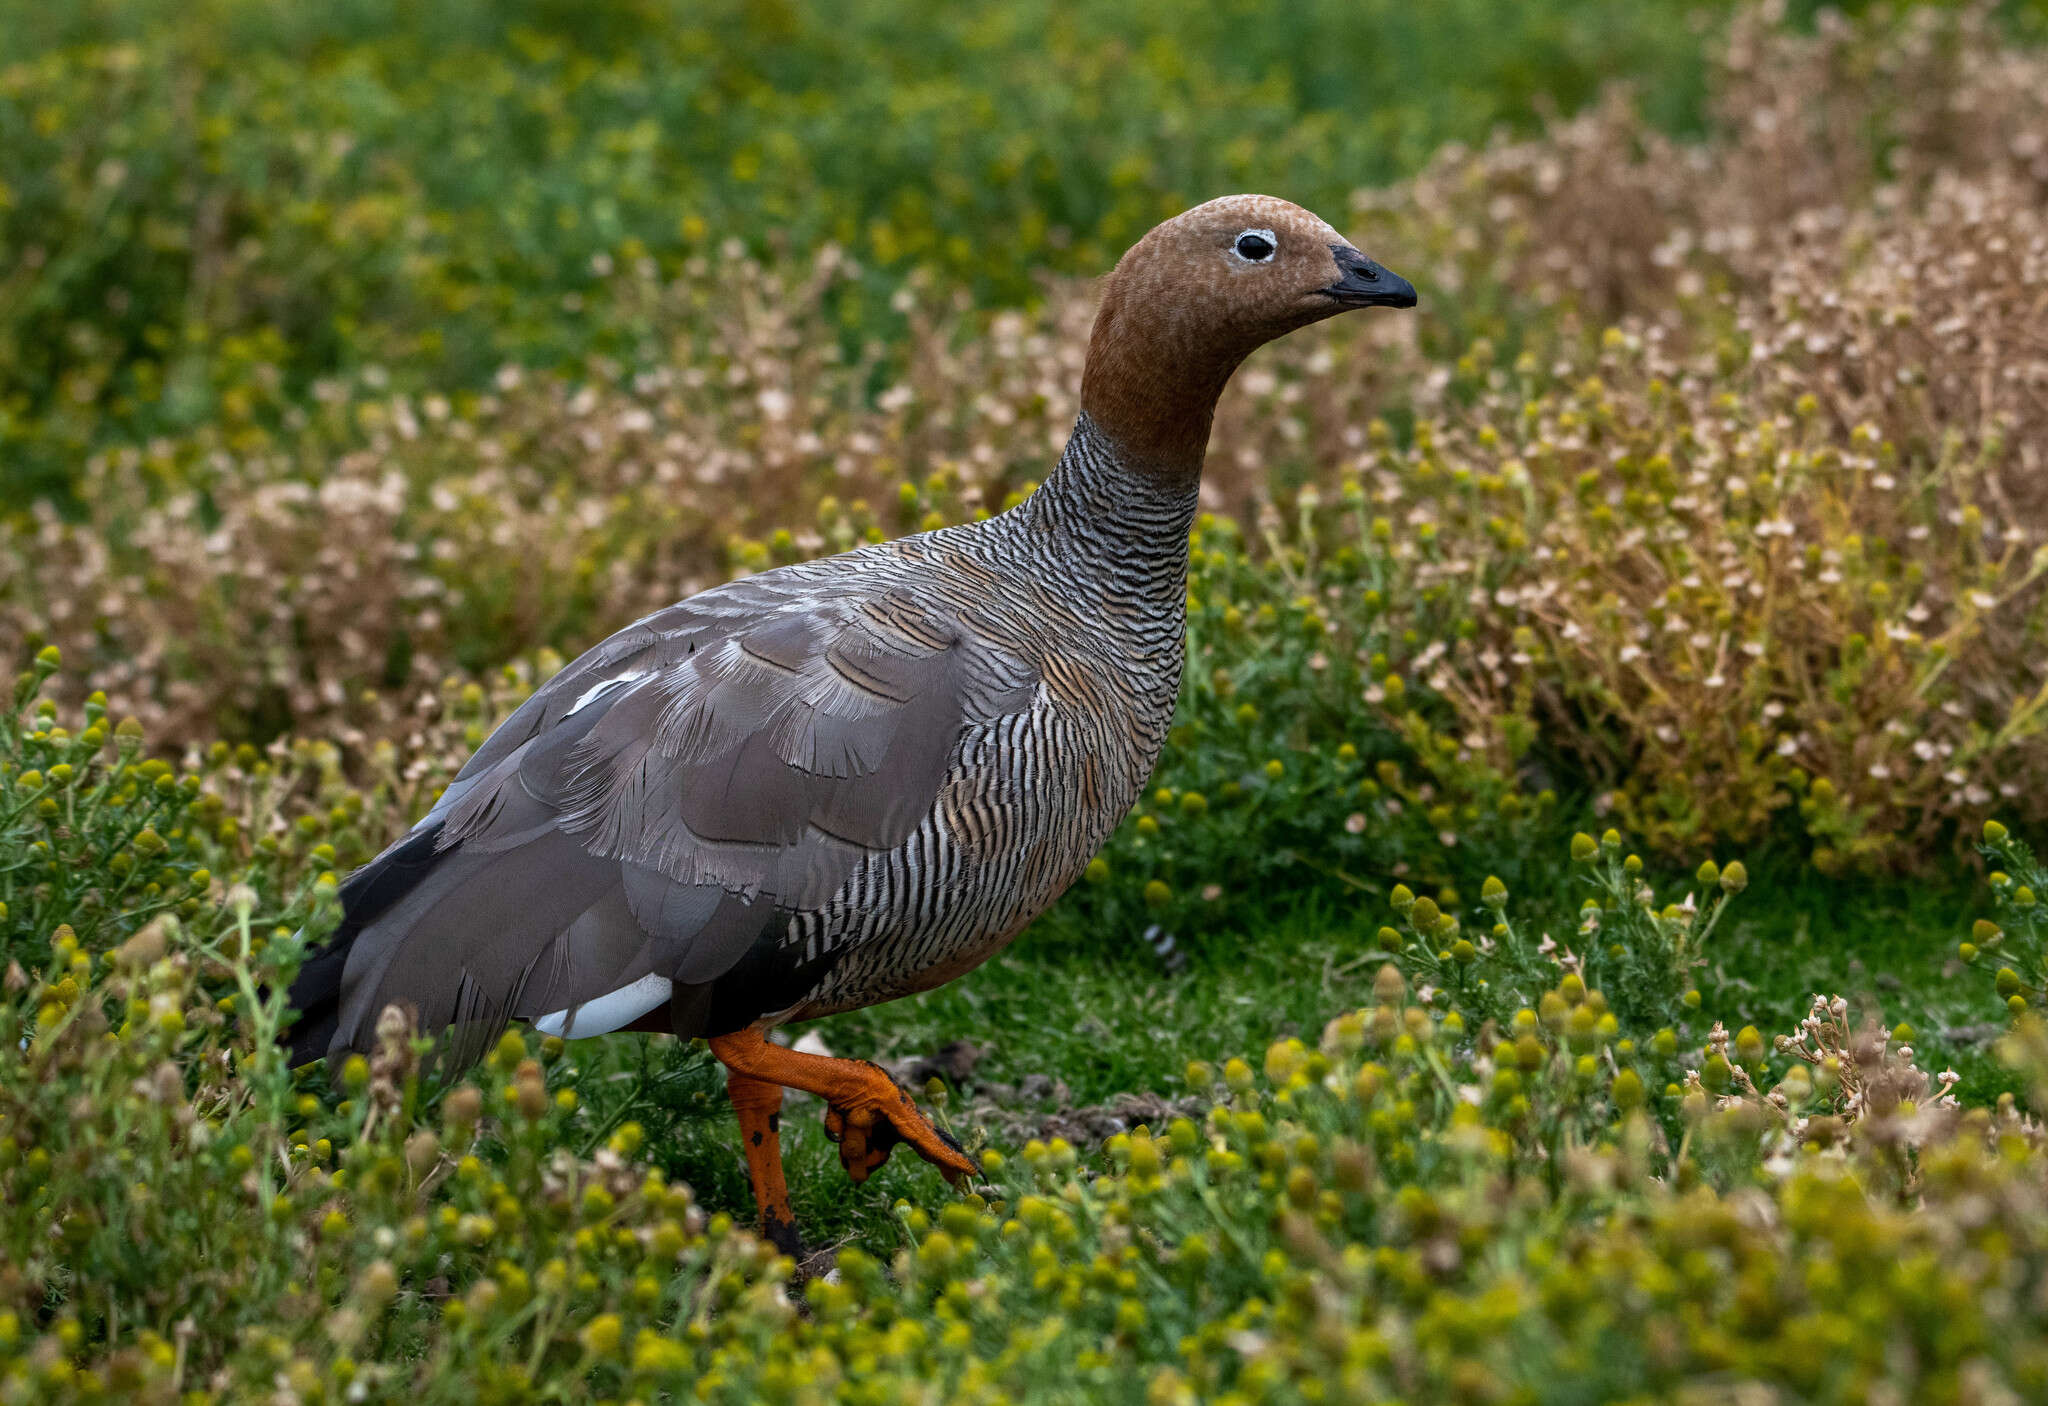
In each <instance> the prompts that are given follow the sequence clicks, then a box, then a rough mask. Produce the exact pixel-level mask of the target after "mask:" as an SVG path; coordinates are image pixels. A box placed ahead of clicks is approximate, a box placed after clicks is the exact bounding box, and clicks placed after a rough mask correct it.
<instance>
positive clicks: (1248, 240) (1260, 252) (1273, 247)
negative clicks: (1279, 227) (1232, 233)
mask: <svg viewBox="0 0 2048 1406" xmlns="http://www.w3.org/2000/svg"><path fill="white" fill-rule="evenodd" d="M1279 247H1280V245H1279V241H1277V240H1276V239H1274V238H1273V231H1271V230H1269V229H1248V230H1246V231H1245V232H1244V233H1243V234H1240V235H1239V236H1238V237H1237V241H1236V243H1234V244H1232V245H1231V248H1232V249H1233V250H1235V251H1236V253H1237V257H1238V258H1240V259H1243V260H1244V261H1245V262H1246V263H1248V264H1263V263H1266V262H1268V261H1269V260H1271V259H1272V257H1273V255H1274V253H1275V251H1277V250H1278V249H1279Z"/></svg>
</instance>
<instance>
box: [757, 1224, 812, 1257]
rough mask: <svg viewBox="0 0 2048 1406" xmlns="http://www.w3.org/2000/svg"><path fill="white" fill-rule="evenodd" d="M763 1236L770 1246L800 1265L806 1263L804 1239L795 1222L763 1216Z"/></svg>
mask: <svg viewBox="0 0 2048 1406" xmlns="http://www.w3.org/2000/svg"><path fill="white" fill-rule="evenodd" d="M761 1234H762V1235H763V1236H764V1237H766V1239H767V1241H768V1243H769V1244H771V1245H773V1246H774V1247H775V1248H776V1249H778V1250H780V1251H781V1252H782V1253H783V1254H785V1255H788V1256H789V1257H790V1258H791V1259H793V1260H795V1261H796V1262H797V1263H798V1264H799V1265H801V1264H802V1263H803V1262H804V1255H805V1253H806V1252H805V1250H804V1238H803V1236H801V1235H799V1234H798V1233H797V1229H796V1222H795V1221H793V1220H784V1219H782V1218H781V1217H780V1216H763V1217H762V1218H761Z"/></svg>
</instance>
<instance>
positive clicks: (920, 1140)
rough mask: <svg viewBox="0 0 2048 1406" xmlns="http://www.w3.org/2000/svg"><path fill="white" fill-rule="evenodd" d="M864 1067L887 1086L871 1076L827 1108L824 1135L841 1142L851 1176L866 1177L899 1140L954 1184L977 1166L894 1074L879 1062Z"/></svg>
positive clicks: (843, 1159)
mask: <svg viewBox="0 0 2048 1406" xmlns="http://www.w3.org/2000/svg"><path fill="white" fill-rule="evenodd" d="M847 1062H848V1063H853V1062H854V1061H851V1060H849V1061H847ZM865 1067H866V1068H867V1069H870V1070H873V1071H874V1073H875V1074H876V1075H879V1076H880V1078H881V1080H882V1081H883V1084H885V1085H886V1087H883V1086H882V1085H877V1084H876V1083H874V1082H873V1081H869V1082H868V1083H867V1085H866V1086H865V1087H864V1088H863V1089H862V1090H861V1091H860V1092H859V1093H858V1094H856V1095H855V1096H854V1097H852V1098H849V1099H846V1100H845V1101H843V1102H834V1103H832V1104H831V1105H830V1106H829V1107H828V1108H826V1110H825V1136H826V1137H829V1138H831V1139H832V1141H833V1142H835V1143H837V1144H839V1163H840V1165H841V1166H843V1167H845V1168H846V1174H847V1175H848V1176H850V1177H852V1178H853V1179H854V1180H855V1181H857V1182H861V1181H866V1180H867V1179H868V1176H869V1175H870V1174H871V1173H872V1172H874V1170H875V1169H876V1168H877V1167H880V1166H881V1165H882V1164H883V1163H884V1162H886V1161H888V1160H889V1154H890V1153H891V1152H892V1151H894V1150H895V1148H896V1146H897V1144H898V1143H908V1144H910V1147H911V1149H912V1150H913V1151H915V1152H916V1153H917V1155H918V1156H920V1157H922V1158H924V1160H925V1161H927V1162H929V1163H931V1164H932V1165H933V1166H934V1167H937V1168H938V1169H939V1171H940V1172H941V1173H943V1174H944V1175H945V1178H946V1180H948V1181H950V1182H952V1183H953V1184H954V1185H955V1186H958V1185H960V1184H961V1182H962V1181H963V1180H965V1179H966V1178H968V1177H971V1176H973V1175H974V1174H975V1173H976V1172H977V1171H978V1170H979V1168H977V1167H976V1166H975V1165H974V1162H973V1159H971V1158H970V1157H968V1155H967V1150H966V1149H965V1148H963V1147H962V1146H960V1143H959V1141H958V1140H957V1139H955V1138H954V1137H953V1136H952V1135H951V1134H950V1133H948V1132H947V1131H946V1130H945V1129H943V1128H941V1127H938V1126H937V1125H935V1124H934V1123H933V1122H932V1121H931V1120H930V1119H929V1118H926V1117H925V1115H924V1114H923V1113H922V1112H921V1111H920V1110H919V1109H918V1107H917V1105H916V1104H915V1103H913V1102H912V1101H911V1098H910V1095H909V1094H907V1093H905V1092H904V1091H903V1090H902V1089H901V1088H899V1087H897V1085H896V1082H895V1081H894V1080H893V1079H890V1078H889V1076H888V1075H887V1074H886V1073H884V1072H883V1071H882V1070H881V1069H880V1068H877V1067H876V1066H875V1065H872V1064H868V1065H865Z"/></svg>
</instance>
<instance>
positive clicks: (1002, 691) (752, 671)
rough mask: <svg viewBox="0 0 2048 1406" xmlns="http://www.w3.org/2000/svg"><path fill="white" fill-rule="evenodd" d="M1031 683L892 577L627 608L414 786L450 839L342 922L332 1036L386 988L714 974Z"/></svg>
mask: <svg viewBox="0 0 2048 1406" xmlns="http://www.w3.org/2000/svg"><path fill="white" fill-rule="evenodd" d="M906 620H907V621H908V627H907V628H906V627H905V622H906ZM1037 686H1038V676H1037V673H1036V671H1035V670H1034V669H1032V668H1031V667H1030V666H1028V665H1027V664H1025V663H1024V662H1023V661H1021V660H1019V659H1017V658H1016V657H1014V656H1012V655H1009V654H1007V653H1005V652H1003V651H1001V650H999V649H997V648H995V647H993V646H991V645H989V644H988V643H986V642H985V641H982V640H980V639H977V638H975V637H974V636H973V635H971V634H970V633H969V632H967V631H966V630H964V629H963V628H962V627H961V626H960V625H959V624H958V623H957V622H956V621H954V620H952V619H949V618H946V617H943V616H940V615H937V614H935V613H932V612H929V611H920V610H917V609H916V608H915V607H913V606H910V605H907V604H906V603H905V602H904V601H903V600H901V599H900V598H895V597H891V598H888V599H886V600H885V601H882V602H880V603H879V604H878V603H876V602H872V601H870V602H867V603H863V602H862V601H861V600H860V599H859V598H858V597H845V596H841V597H831V596H827V595H824V594H823V593H821V592H814V593H812V594H810V595H809V596H808V598H802V597H794V596H791V595H790V594H787V593H776V592H773V591H770V590H768V589H767V588H765V587H763V586H761V585H760V584H758V582H738V583H734V585H733V586H731V587H727V588H723V589H721V590H720V591H715V592H711V593H708V594H707V595H706V596H700V597H697V598H695V599H693V600H691V601H688V602H685V603H683V604H682V605H679V606H675V607H671V608H670V609H669V610H667V611H663V612H660V613H659V614H656V615H654V616H650V617H648V618H647V619H646V620H643V621H641V622H639V623H638V624H636V625H633V626H631V627H629V628H627V629H626V630H623V631H621V632H620V633H619V634H617V635H614V636H613V637H612V638H611V639H609V640H606V641H605V642H604V643H603V644H600V645H599V646H597V647H596V648H595V649H592V650H591V651H589V652H588V653H587V654H585V655H584V656H583V657H582V658H580V659H578V660H577V661H576V662H575V663H574V664H571V665H570V666H569V667H568V668H566V669H564V670H563V671H562V672H561V673H560V674H558V675H557V676H556V677H555V678H554V679H553V680H551V681H550V682H549V683H548V684H547V685H545V686H544V687H543V688H542V689H540V690H539V691H538V692H536V693H535V695H534V696H533V697H532V698H530V699H528V700H527V702H526V704H525V705H524V706H522V707H521V708H520V709H519V710H518V711H517V712H515V713H514V714H513V715H512V717H511V718H509V719H507V720H506V722H505V723H504V725H503V726H501V727H500V728H499V729H498V730H497V731H496V732H494V733H493V734H492V735H491V737H490V738H489V739H488V740H487V741H486V742H485V743H484V745H483V746H482V747H481V748H479V749H478V751H477V753H476V755H475V756H474V757H472V758H471V759H470V761H469V763H468V765H466V766H465V767H464V768H463V769H462V771H461V773H460V774H459V775H458V776H457V778H456V780H455V781H454V782H453V783H452V784H451V785H450V786H449V788H448V790H447V792H446V793H445V794H444V795H443V796H442V798H441V800H440V801H439V802H438V803H437V804H436V805H435V807H434V809H433V811H432V812H431V813H430V816H429V821H430V822H431V821H435V820H438V821H439V822H440V823H441V825H442V831H441V835H440V837H439V840H438V845H439V847H440V848H441V849H442V850H443V851H452V852H449V853H448V854H447V857H446V858H445V859H444V860H442V861H441V862H440V863H438V864H436V865H435V866H434V867H433V868H432V869H431V870H430V871H429V872H428V873H427V875H426V877H425V878H423V879H422V881H421V882H420V883H419V885H418V886H417V887H416V888H415V889H414V891H412V892H411V893H408V894H407V895H406V896H405V898H404V899H403V900H401V901H400V902H399V903H397V904H394V905H393V907H392V908H391V910H390V911H389V912H387V913H386V914H384V915H383V916H381V917H379V918H378V919H377V920H376V921H375V922H374V923H372V924H370V925H369V926H368V927H367V928H365V929H364V931H363V933H362V935H361V936H360V937H359V938H358V939H357V942H356V946H355V947H354V949H352V951H351V953H350V956H349V959H348V966H347V971H346V975H345V978H344V983H345V986H344V994H343V1011H342V1018H341V1021H340V1029H339V1032H338V1035H337V1047H339V1046H342V1045H349V1044H360V1043H361V1042H362V1041H363V1040H366V1039H367V1038H368V1032H369V1030H370V1028H371V1026H372V1024H373V1023H374V1021H375V1018H376V1014H377V1012H378V1011H379V1010H381V1009H382V1008H383V1006H384V1005H385V1004H386V1003H387V1002H389V1001H392V1000H409V1001H411V1002H413V1003H414V1005H415V1006H417V1007H418V1008H419V1013H420V1019H421V1022H422V1024H423V1025H424V1026H426V1027H428V1028H432V1027H435V1026H439V1025H446V1024H450V1023H459V1022H463V1021H470V1022H474V1023H477V1024H478V1025H479V1026H483V1025H489V1024H491V1023H493V1022H496V1023H502V1021H503V1020H504V1019H505V1018H506V1017H508V1016H519V1017H525V1018H532V1017H535V1016H538V1015H540V1014H544V1013H546V1012H549V1011H555V1010H561V1009H564V1008H567V1007H571V1006H574V1005H577V1004H580V1003H582V1002H586V1001H590V1000H593V999H595V998H596V997H598V996H600V995H603V994H605V993H606V992H609V991H612V990H616V989H618V988H620V987H621V986H623V985H625V984H627V983H630V982H632V981H634V980H636V979H638V978H639V977H641V976H644V975H647V974H649V973H650V972H652V973H656V974H659V975H663V976H667V977H669V978H670V979H672V980H675V981H677V982H679V983H683V984H696V983H705V982H709V981H713V980H715V979H716V978H717V977H718V976H719V975H721V974H722V973H723V972H725V971H726V970H728V969H729V968H730V967H731V966H732V965H733V964H734V963H735V962H737V961H738V960H739V959H740V958H741V956H743V955H744V954H745V953H746V951H747V950H748V949H749V947H750V946H751V945H752V944H753V942H754V941H756V940H757V939H758V938H759V936H760V934H761V933H762V931H763V927H764V924H765V923H766V922H767V920H768V919H769V917H770V915H771V914H772V913H773V912H777V911H780V912H783V913H795V912H798V911H802V910H804V909H810V908H816V907H819V906H821V905H823V904H824V903H825V902H826V901H827V900H829V899H830V898H831V896H832V895H833V894H834V893H836V892H837V891H838V890H839V889H840V888H841V887H842V886H843V885H844V884H845V883H846V881H847V879H848V878H849V877H850V876H851V875H852V874H853V872H854V870H855V869H856V867H857V866H858V865H860V864H861V863H863V862H864V861H865V860H866V859H868V858H869V857H871V856H873V855H875V854H877V853H880V852H884V851H887V850H891V849H894V848H896V847H897V846H900V845H902V844H903V843H905V842H906V841H907V840H908V839H909V837H910V836H911V834H912V832H913V831H914V830H915V828H916V827H917V825H918V824H919V823H920V821H922V820H923V819H924V818H925V817H927V816H928V815H930V814H931V813H932V810H933V808H934V806H935V805H936V804H937V800H938V797H939V793H940V789H941V787H942V786H943V784H944V782H945V779H946V775H947V772H948V768H949V767H950V766H951V765H952V763H953V760H954V753H955V751H956V750H957V745H958V740H959V738H960V736H961V733H962V730H963V728H964V727H966V726H967V725H968V724H970V723H977V722H985V721H989V720H992V719H994V718H996V717H1000V716H1003V715H1004V714H1006V713H1011V712H1016V711H1019V710H1021V709H1023V708H1026V707H1029V706H1030V705H1031V703H1032V700H1033V699H1034V697H1035V696H1036V693H1037ZM423 823H428V822H423ZM764 1013H765V1012H764Z"/></svg>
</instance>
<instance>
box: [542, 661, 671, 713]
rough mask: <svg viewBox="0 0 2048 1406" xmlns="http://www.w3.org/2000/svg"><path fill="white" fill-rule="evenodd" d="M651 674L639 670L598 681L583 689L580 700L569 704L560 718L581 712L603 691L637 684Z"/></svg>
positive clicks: (646, 670) (602, 693)
mask: <svg viewBox="0 0 2048 1406" xmlns="http://www.w3.org/2000/svg"><path fill="white" fill-rule="evenodd" d="M652 672H653V671H652V670H650V669H641V670H639V671H638V672H637V673H631V674H619V675H617V676H616V677H614V678H609V679H599V680H598V681H597V682H596V683H594V684H592V685H591V686H590V687H589V688H587V689H585V690H584V691H583V696H582V697H581V698H578V699H577V700H576V701H575V702H574V703H573V704H571V705H570V707H569V711H568V712H566V713H564V714H562V716H563V717H565V718H567V717H572V716H574V715H575V714H577V713H580V712H582V711H583V710H584V709H585V708H587V707H589V706H590V704H592V703H593V702H595V701H596V700H597V699H599V698H601V697H603V696H604V693H605V690H607V689H612V688H624V687H625V686H626V685H627V684H629V683H638V682H639V681H640V680H641V679H644V678H646V677H647V676H648V674H650V673H652Z"/></svg>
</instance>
